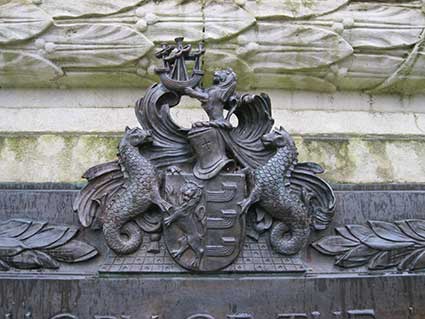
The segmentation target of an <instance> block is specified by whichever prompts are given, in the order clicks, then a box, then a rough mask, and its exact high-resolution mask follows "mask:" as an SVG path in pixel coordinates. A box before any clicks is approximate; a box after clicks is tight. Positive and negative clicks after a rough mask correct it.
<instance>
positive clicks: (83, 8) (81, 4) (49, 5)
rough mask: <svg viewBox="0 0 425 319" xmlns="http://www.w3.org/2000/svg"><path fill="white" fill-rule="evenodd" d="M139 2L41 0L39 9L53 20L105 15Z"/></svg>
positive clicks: (125, 0)
mask: <svg viewBox="0 0 425 319" xmlns="http://www.w3.org/2000/svg"><path fill="white" fill-rule="evenodd" d="M140 2H142V1H141V0H74V1H61V0H43V1H42V2H41V4H40V7H41V8H42V9H43V10H44V11H46V12H47V13H49V14H51V15H52V16H53V17H55V18H60V17H74V18H75V17H79V16H86V15H106V14H112V13H115V12H118V11H122V10H124V9H129V8H132V7H134V6H135V5H137V4H138V3H140Z"/></svg>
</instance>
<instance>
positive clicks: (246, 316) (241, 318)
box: [227, 313, 254, 319]
mask: <svg viewBox="0 0 425 319" xmlns="http://www.w3.org/2000/svg"><path fill="white" fill-rule="evenodd" d="M227 319H254V316H253V315H251V314H250V313H235V314H232V315H227Z"/></svg>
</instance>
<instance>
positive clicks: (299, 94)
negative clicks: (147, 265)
mask: <svg viewBox="0 0 425 319" xmlns="http://www.w3.org/2000/svg"><path fill="white" fill-rule="evenodd" d="M423 5H424V4H423V3H422V2H421V1H406V0H404V1H379V0H374V1H365V0H358V1H354V0H351V1H350V0H322V1H319V0H312V1H301V0H287V1H282V0H279V1H277V0H259V1H253V0H235V1H230V0H222V1H207V0H205V1H190V0H189V1H181V0H180V1H174V0H163V1H159V2H154V1H140V0H102V1H100V0H99V1H98V0H73V1H57V0H33V1H26V0H0V86H1V87H2V89H1V90H0V182H46V181H52V182H79V181H80V175H81V173H82V172H83V171H84V170H85V169H86V168H88V167H89V166H91V165H93V164H96V163H99V162H103V161H106V160H109V159H112V158H114V156H115V152H116V149H115V147H116V143H117V140H118V138H119V136H120V134H121V132H122V131H123V129H124V127H125V126H126V125H133V126H134V125H137V123H136V120H135V117H134V112H133V109H132V107H133V105H134V103H135V101H136V100H137V99H138V98H140V97H141V96H143V93H144V90H145V88H146V87H148V86H149V85H151V84H152V83H154V82H155V81H157V76H156V75H155V74H154V71H153V68H154V66H155V65H157V64H159V61H158V60H156V59H155V58H154V53H155V50H156V47H158V46H159V45H160V43H162V42H172V41H173V39H174V37H176V36H184V37H185V39H186V40H187V41H190V42H193V43H195V42H198V41H204V42H205V46H206V48H207V52H206V55H205V59H204V69H205V71H206V72H207V76H206V81H205V82H206V84H208V82H209V79H210V73H211V72H212V71H213V70H215V69H217V68H221V67H227V66H229V67H232V68H233V69H234V70H235V71H236V72H237V73H238V76H239V79H238V80H239V82H238V83H239V85H238V89H239V90H240V91H247V90H249V91H253V92H258V91H264V92H268V93H270V95H271V98H272V105H273V109H274V118H275V119H276V124H277V125H283V126H285V127H286V128H287V129H288V130H289V131H290V132H291V133H293V134H294V136H296V139H297V142H298V145H299V150H300V157H301V159H305V160H314V161H317V162H319V163H322V164H323V165H324V166H325V167H326V168H327V170H328V172H327V178H328V179H329V180H330V181H332V182H335V183H376V182H378V183H393V182H398V183H405V182H408V183H415V182H421V183H423V182H425V135H424V134H425V114H424V110H425V106H424V101H425V98H424V95H423V94H424V93H425V53H424V51H423V50H424V49H423V42H424V41H425V40H424V39H425V31H424V28H425V14H424V12H423ZM203 116H204V114H203V112H202V111H201V109H200V108H199V105H194V104H193V102H191V101H184V103H182V105H181V106H179V107H178V108H177V109H176V110H175V111H174V117H175V120H176V121H177V122H179V123H180V124H181V125H184V126H189V125H190V122H191V121H192V120H193V119H195V118H196V119H199V118H202V117H203Z"/></svg>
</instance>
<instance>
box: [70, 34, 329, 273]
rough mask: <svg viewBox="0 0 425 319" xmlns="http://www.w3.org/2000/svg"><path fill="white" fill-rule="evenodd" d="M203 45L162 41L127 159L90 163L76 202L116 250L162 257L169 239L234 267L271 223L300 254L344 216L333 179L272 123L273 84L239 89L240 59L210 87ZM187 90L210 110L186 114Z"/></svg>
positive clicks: (191, 258) (197, 256)
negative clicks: (338, 211)
mask: <svg viewBox="0 0 425 319" xmlns="http://www.w3.org/2000/svg"><path fill="white" fill-rule="evenodd" d="M204 52H205V49H204V47H203V44H202V43H201V44H199V46H198V49H197V50H192V46H191V45H190V44H187V45H184V43H183V39H182V38H177V39H176V45H167V44H164V45H163V46H162V48H161V50H160V51H159V52H157V54H156V56H157V57H158V58H159V59H161V60H162V66H161V67H159V68H157V69H156V72H157V73H158V74H159V76H160V80H161V81H160V83H156V84H153V85H152V86H151V87H150V88H149V89H148V90H147V91H146V94H145V96H144V97H143V98H141V99H140V100H139V101H138V102H137V104H136V109H135V111H136V116H137V119H138V121H139V123H140V127H135V128H128V127H127V128H126V130H125V133H124V136H123V137H122V139H121V141H120V143H119V145H118V159H116V160H115V161H111V162H108V163H104V164H99V165H96V166H94V167H92V168H90V169H89V170H87V171H86V173H84V177H85V178H86V179H87V180H88V183H87V185H86V186H85V187H84V188H83V189H82V190H81V192H80V193H79V196H78V198H77V199H76V201H75V203H74V210H75V211H77V212H78V216H79V220H80V223H81V225H82V226H84V227H91V228H93V229H99V228H100V229H102V231H103V234H104V237H105V241H106V244H107V245H108V247H109V248H110V249H111V250H112V251H113V253H114V254H115V255H116V256H126V255H132V256H133V257H134V256H135V255H137V254H140V253H141V252H140V251H144V249H146V251H147V253H148V254H153V255H155V254H156V255H158V256H159V255H160V254H162V253H163V252H165V251H162V247H163V244H162V243H163V242H164V243H165V246H166V249H167V252H168V253H169V255H171V257H172V258H173V259H174V261H175V262H176V263H177V264H178V265H180V266H182V267H183V268H185V269H187V270H189V271H197V272H212V271H217V270H221V269H224V268H226V266H229V265H230V264H232V263H233V262H234V261H236V259H237V257H238V255H239V253H240V252H241V250H242V247H243V244H244V239H245V237H246V234H248V233H249V235H250V238H251V239H253V240H260V239H262V240H264V235H266V233H267V236H268V242H269V244H268V245H270V247H271V249H273V251H274V252H276V253H277V254H281V255H285V256H289V255H296V254H298V253H299V252H300V251H301V250H302V249H303V248H304V247H306V245H307V244H308V243H309V238H310V234H311V232H312V231H313V230H318V231H319V230H324V229H326V228H327V227H328V225H329V224H330V222H331V221H332V218H333V215H334V207H335V196H334V193H333V190H332V188H331V187H330V186H329V184H328V183H326V181H324V180H323V179H321V178H320V177H319V176H317V175H318V174H321V173H323V171H324V170H323V168H322V167H321V166H320V165H318V164H316V163H312V162H299V161H298V158H297V155H298V152H297V147H296V144H295V141H294V139H293V138H292V137H291V136H290V134H289V133H288V132H287V131H286V130H285V129H284V128H283V127H280V128H275V129H273V124H274V120H273V118H272V109H271V101H270V98H269V97H268V95H267V94H263V93H262V94H250V93H243V94H241V93H238V92H237V91H236V84H237V76H236V73H235V72H233V71H232V70H231V69H229V68H227V69H224V70H218V71H215V72H214V74H213V79H212V85H211V86H210V87H203V86H202V85H201V79H202V76H203V71H202V59H201V56H202V55H203V54H204ZM187 63H188V64H189V63H190V64H193V66H192V70H190V69H188V65H186V64H187ZM183 96H186V97H189V98H193V99H197V100H198V101H200V102H201V108H202V109H203V110H204V111H205V112H206V115H207V116H208V120H207V121H200V120H196V119H194V120H193V121H191V127H190V128H189V127H182V126H180V125H178V124H177V122H176V121H174V119H173V116H172V114H171V111H170V110H171V109H172V108H173V107H176V106H178V105H179V103H180V101H181V98H182V97H183ZM232 119H233V120H236V121H233V120H232ZM246 220H247V221H249V222H246ZM260 236H263V237H262V238H260ZM148 237H149V238H148ZM145 240H149V241H148V242H147V245H145V244H143V242H144V241H145ZM146 247H148V248H146ZM263 249H266V247H265V248H263ZM134 254H135V255H134ZM167 258H169V256H168V254H167ZM136 259H137V258H136ZM159 259H160V258H159Z"/></svg>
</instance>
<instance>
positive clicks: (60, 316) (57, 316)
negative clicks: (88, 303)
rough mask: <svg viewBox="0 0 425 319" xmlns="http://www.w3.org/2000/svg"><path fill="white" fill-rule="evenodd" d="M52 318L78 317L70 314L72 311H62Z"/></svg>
mask: <svg viewBox="0 0 425 319" xmlns="http://www.w3.org/2000/svg"><path fill="white" fill-rule="evenodd" d="M50 319H78V317H76V316H74V315H72V314H70V313H61V314H59V315H56V316H54V317H52V318H50Z"/></svg>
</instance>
